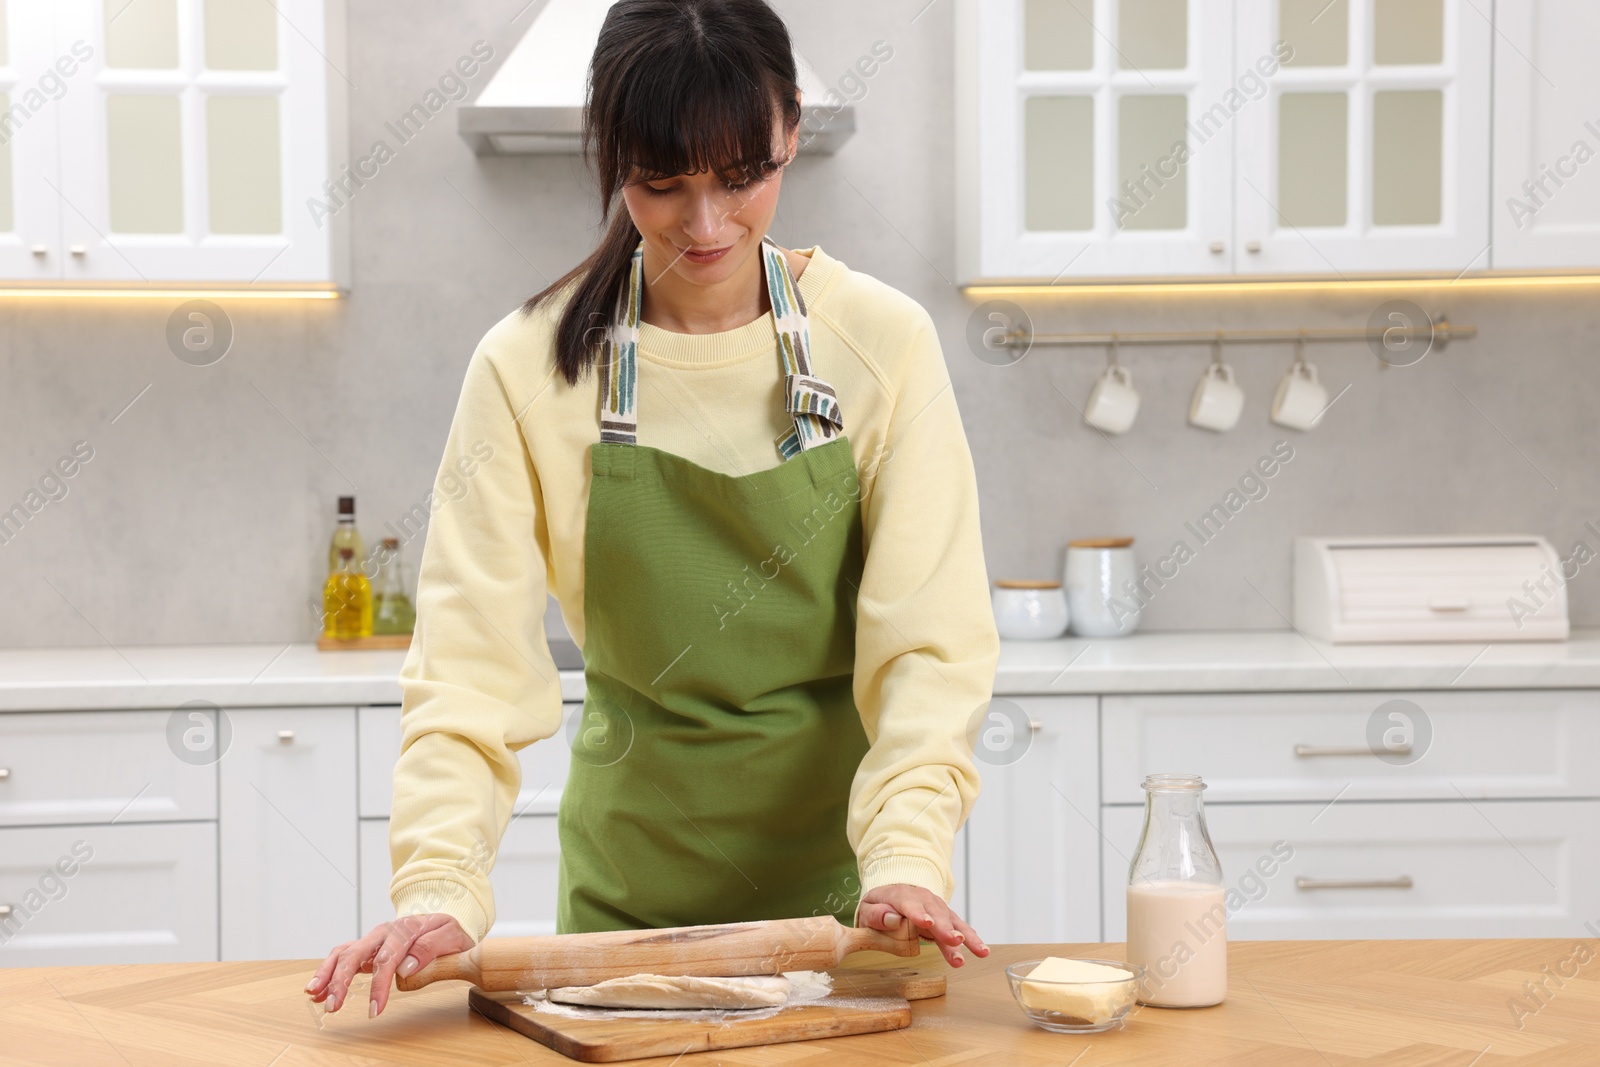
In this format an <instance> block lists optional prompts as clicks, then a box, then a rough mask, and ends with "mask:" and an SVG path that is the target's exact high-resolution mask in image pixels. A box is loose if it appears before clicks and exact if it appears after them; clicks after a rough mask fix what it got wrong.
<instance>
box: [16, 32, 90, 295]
mask: <svg viewBox="0 0 1600 1067" xmlns="http://www.w3.org/2000/svg"><path fill="white" fill-rule="evenodd" d="M0 23H3V25H0V31H3V32H0V278H16V279H22V280H26V281H48V280H53V279H56V278H59V277H60V276H61V260H60V255H59V252H60V247H59V242H60V238H61V198H60V197H59V196H58V195H57V194H56V192H55V190H53V189H51V188H50V186H49V185H48V184H46V183H45V182H44V181H41V180H40V178H41V176H43V175H49V176H51V177H52V179H54V177H55V175H56V174H57V170H56V152H57V140H56V137H57V129H56V127H57V111H56V104H55V98H56V96H57V95H58V94H59V93H60V92H61V91H62V86H64V85H66V84H67V83H68V79H70V78H73V77H76V76H77V75H79V74H80V72H81V71H80V68H81V63H82V60H81V59H80V58H79V57H78V56H75V55H73V54H72V53H71V52H70V51H69V52H67V53H64V54H61V55H58V54H57V53H56V51H55V37H54V26H53V19H52V17H51V10H50V6H49V5H48V4H45V3H39V2H33V3H18V2H17V0H10V2H9V3H5V4H0Z"/></svg>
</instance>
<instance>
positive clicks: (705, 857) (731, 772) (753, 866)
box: [557, 239, 867, 933]
mask: <svg viewBox="0 0 1600 1067" xmlns="http://www.w3.org/2000/svg"><path fill="white" fill-rule="evenodd" d="M761 253H762V260H763V264H764V267H765V269H764V271H763V277H764V278H765V281H766V286H767V293H768V296H769V298H770V300H771V303H772V313H773V318H774V322H775V326H776V334H777V337H776V345H775V349H776V352H777V354H778V356H779V359H780V361H781V364H782V370H783V372H784V385H785V388H784V394H785V398H786V399H785V405H786V408H787V410H788V411H789V413H790V414H791V415H792V416H793V419H794V429H793V430H792V431H790V432H789V433H787V434H785V435H784V436H783V437H782V438H781V439H780V440H779V441H778V442H777V448H778V453H779V457H780V462H779V463H778V464H777V465H776V466H775V467H771V468H769V469H766V470H761V471H757V472H755V473H752V474H746V475H742V476H733V475H728V474H722V473H720V472H717V471H713V470H710V469H708V468H705V467H702V466H700V465H698V464H696V463H693V462H691V461H690V460H688V459H685V458H684V457H682V456H677V455H674V454H672V453H670V452H664V451H662V450H660V449H657V448H652V447H649V446H647V445H640V444H638V443H637V436H636V431H637V411H636V409H635V406H634V400H635V384H636V374H637V347H638V329H639V309H640V302H641V297H642V295H643V291H644V290H643V259H644V246H643V244H642V243H641V244H640V246H639V248H638V249H636V250H635V252H634V254H633V260H632V268H631V270H630V273H629V279H628V281H627V283H626V284H625V285H624V286H623V287H622V288H621V291H620V293H619V294H618V301H617V312H616V316H615V320H614V321H613V323H612V324H611V328H610V330H609V331H608V335H607V340H606V343H605V349H604V353H603V355H604V359H603V360H602V361H601V363H600V369H601V378H600V392H601V407H602V412H601V439H600V441H599V442H598V443H597V444H594V445H592V446H591V447H590V465H591V470H592V479H591V482H590V487H589V507H588V519H587V523H588V525H587V530H586V534H585V537H584V557H585V558H584V595H583V610H584V620H585V627H584V628H585V636H584V647H583V658H584V678H585V682H586V684H587V687H588V689H587V693H586V695H585V697H584V706H583V718H582V720H581V721H580V722H579V723H578V724H577V726H576V730H575V733H574V734H573V735H572V737H571V738H570V741H571V744H572V762H571V772H570V776H569V777H568V779H567V784H566V787H565V789H564V790H563V792H562V796H561V808H560V814H559V817H558V825H559V829H560V839H561V866H560V902H559V906H558V911H557V930H558V931H559V932H562V933H574V932H585V931H594V930H620V929H645V928H659V927H667V926H690V925H698V924H702V923H725V922H743V921H750V920H757V919H782V918H794V917H798V916H810V915H828V914H831V915H836V916H838V917H839V918H840V919H841V921H843V922H845V923H849V922H850V921H852V918H853V915H854V912H855V906H856V901H857V898H858V896H859V893H860V882H859V876H858V872H857V868H856V858H855V853H854V852H853V850H852V849H851V848H850V844H849V841H848V840H847V838H846V835H845V819H846V815H847V810H848V804H849V795H850V784H851V781H852V780H853V779H854V777H855V773H856V769H857V767H858V766H859V765H860V763H861V759H862V756H864V755H865V754H866V751H867V738H866V734H865V731H864V730H863V729H862V725H861V717H860V714H859V712H858V711H857V710H856V706H855V701H854V698H853V695H852V684H853V679H854V667H855V603H856V590H857V587H858V586H859V585H860V582H861V570H862V562H863V549H862V534H861V508H860V495H861V494H860V483H859V480H858V477H857V475H856V471H855V463H854V460H853V458H852V456H851V451H850V442H849V441H848V440H847V439H846V438H845V437H844V424H843V420H842V417H841V416H840V413H839V405H838V400H837V397H836V396H835V395H834V392H833V390H832V389H831V388H830V387H829V386H828V384H827V383H826V382H823V381H821V380H820V379H818V378H815V377H813V376H812V374H811V367H810V334H809V332H808V330H807V325H806V310H805V304H804V302H803V301H802V299H801V297H800V292H799V289H798V288H797V287H796V285H795V283H794V278H793V276H792V275H791V274H790V272H789V267H788V263H787V261H786V260H785V258H784V255H783V253H782V252H781V251H780V250H779V249H778V248H777V247H776V246H775V245H773V244H772V243H771V242H770V241H767V240H765V239H763V241H762V245H761Z"/></svg>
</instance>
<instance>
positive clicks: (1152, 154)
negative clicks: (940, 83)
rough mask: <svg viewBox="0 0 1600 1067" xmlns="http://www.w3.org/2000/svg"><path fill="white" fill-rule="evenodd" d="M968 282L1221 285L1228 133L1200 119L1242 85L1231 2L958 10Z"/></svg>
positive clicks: (1114, 1) (1104, 1)
mask: <svg viewBox="0 0 1600 1067" xmlns="http://www.w3.org/2000/svg"><path fill="white" fill-rule="evenodd" d="M957 18H958V30H957V34H956V42H957V45H956V47H957V53H958V62H957V83H956V84H957V88H956V100H957V107H958V112H957V135H958V141H959V142H960V144H961V151H960V153H959V163H958V175H957V190H958V213H959V235H958V256H959V258H960V260H961V264H960V273H961V276H962V281H964V282H965V281H972V280H976V279H979V278H982V279H986V280H1001V279H1008V278H1040V279H1046V280H1055V279H1057V278H1060V277H1071V278H1081V277H1086V276H1096V275H1112V276H1122V275H1128V276H1136V275H1161V274H1177V275H1224V274H1226V273H1228V271H1229V270H1230V269H1231V263H1232V258H1231V256H1230V255H1229V254H1228V253H1229V247H1228V245H1229V242H1230V240H1231V233H1230V231H1231V226H1232V217H1231V203H1230V196H1229V182H1230V177H1231V173H1232V165H1233V128H1232V124H1231V123H1225V124H1222V125H1221V126H1220V127H1218V128H1217V129H1215V130H1208V131H1207V133H1208V136H1206V137H1205V138H1204V139H1203V142H1202V140H1200V139H1196V138H1194V137H1192V136H1191V133H1190V129H1189V124H1190V122H1191V121H1192V120H1193V119H1195V118H1196V117H1197V116H1199V115H1201V114H1202V113H1204V112H1205V110H1206V109H1207V108H1208V107H1210V106H1211V105H1212V103H1214V102H1215V101H1218V100H1221V99H1222V98H1223V97H1224V95H1225V94H1226V93H1227V92H1228V89H1229V83H1230V80H1231V79H1232V78H1233V76H1234V71H1233V70H1232V58H1233V12H1232V8H1231V5H1219V6H1213V5H1212V4H1211V3H1210V2H1209V0H1207V2H1205V3H1202V2H1201V0H964V2H962V3H961V4H959V5H958V7H957Z"/></svg>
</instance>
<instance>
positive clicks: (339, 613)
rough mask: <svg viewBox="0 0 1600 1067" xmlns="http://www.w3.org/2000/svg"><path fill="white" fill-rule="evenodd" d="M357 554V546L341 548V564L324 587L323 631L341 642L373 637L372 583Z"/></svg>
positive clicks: (329, 576)
mask: <svg viewBox="0 0 1600 1067" xmlns="http://www.w3.org/2000/svg"><path fill="white" fill-rule="evenodd" d="M355 557H356V553H355V549H353V548H349V547H345V548H341V549H339V567H338V569H337V570H335V571H334V572H333V573H332V574H330V575H328V583H327V584H326V585H324V586H323V587H322V617H323V619H324V620H326V621H325V622H324V624H323V633H324V634H326V635H327V636H328V637H331V638H334V639H335V640H338V641H350V640H354V639H355V638H358V637H371V636H372V583H371V582H369V581H367V576H366V575H364V574H362V573H361V571H360V570H358V569H357V568H356V563H355Z"/></svg>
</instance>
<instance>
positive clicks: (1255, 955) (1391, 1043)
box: [0, 940, 1600, 1067]
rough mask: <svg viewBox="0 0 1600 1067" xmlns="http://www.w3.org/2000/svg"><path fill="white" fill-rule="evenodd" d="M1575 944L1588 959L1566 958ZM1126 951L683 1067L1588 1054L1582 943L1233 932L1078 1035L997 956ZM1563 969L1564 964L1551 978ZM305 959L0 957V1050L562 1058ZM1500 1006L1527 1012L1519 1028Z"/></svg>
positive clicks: (490, 1062) (972, 976)
mask: <svg viewBox="0 0 1600 1067" xmlns="http://www.w3.org/2000/svg"><path fill="white" fill-rule="evenodd" d="M1580 945H1583V946H1584V948H1583V949H1582V950H1581V952H1580V958H1583V959H1585V960H1586V962H1581V963H1579V962H1578V959H1577V958H1575V957H1574V952H1575V951H1579V946H1580ZM1122 948H1123V946H1122V945H1120V944H1117V945H1006V946H997V947H995V949H994V952H993V953H992V954H991V955H990V957H989V958H988V959H987V960H975V961H972V962H970V963H969V964H968V965H967V966H966V967H964V968H962V969H960V970H955V971H950V972H949V979H950V982H949V994H948V995H947V996H946V997H944V998H943V999H942V1000H931V1001H922V1002H919V1003H917V1004H915V1005H914V1006H913V1016H914V1021H913V1023H912V1025H911V1028H910V1029H908V1030H901V1031H896V1032H893V1033H886V1034H872V1035H864V1036H860V1037H848V1038H839V1039H834V1040H829V1041H815V1042H808V1043H805V1044H793V1045H782V1046H768V1047H765V1048H751V1049H733V1050H729V1051H726V1052H712V1053H706V1054H704V1055H693V1056H686V1057H683V1058H682V1060H681V1061H679V1062H680V1067H690V1065H691V1064H698V1065H700V1067H710V1065H712V1064H718V1065H720V1064H728V1065H740V1067H745V1065H749V1067H756V1065H779V1064H781V1065H783V1067H811V1065H816V1067H824V1065H826V1067H834V1065H843V1067H851V1065H856V1064H860V1065H868V1064H872V1065H877V1064H890V1065H905V1067H919V1065H937V1067H945V1065H947V1064H949V1065H954V1064H1007V1065H1025V1067H1032V1065H1038V1067H1044V1065H1047V1064H1048V1065H1051V1067H1063V1065H1072V1064H1076V1065H1079V1067H1098V1065H1100V1064H1139V1065H1143V1064H1149V1065H1152V1067H1154V1065H1159V1067H1174V1065H1185V1067H1188V1065H1215V1067H1224V1065H1226V1067H1300V1065H1306V1067H1345V1065H1348V1064H1357V1063H1361V1064H1378V1063H1381V1064H1385V1065H1389V1064H1396V1065H1405V1067H1423V1065H1429V1067H1432V1065H1438V1067H1447V1065H1453V1067H1504V1065H1508V1064H1525V1065H1528V1067H1534V1065H1537V1067H1563V1065H1567V1064H1571V1065H1573V1067H1579V1065H1582V1067H1595V1065H1600V942H1595V941H1587V942H1579V941H1560V940H1552V941H1253V942H1250V941H1247V942H1235V943H1234V944H1232V945H1230V946H1229V954H1230V958H1229V964H1230V966H1229V990H1228V1000H1227V1003H1225V1004H1223V1005H1221V1006H1219V1007H1216V1008H1204V1009H1199V1010H1191V1011H1171V1010H1161V1009H1157V1008H1140V1009H1136V1010H1135V1013H1134V1014H1133V1015H1132V1016H1130V1018H1129V1020H1128V1022H1127V1025H1126V1027H1125V1028H1124V1029H1122V1030H1120V1031H1112V1032H1110V1033H1105V1034H1092V1035H1086V1036H1082V1037H1078V1036H1070V1035H1060V1034H1050V1033H1046V1032H1045V1031H1043V1030H1039V1029H1037V1028H1035V1027H1034V1026H1032V1025H1031V1024H1030V1023H1029V1022H1028V1021H1027V1019H1026V1018H1024V1017H1023V1015H1022V1012H1021V1011H1020V1010H1019V1009H1018V1008H1017V1007H1016V1004H1015V1002H1014V1001H1013V1000H1012V998H1011V993H1010V991H1009V989H1008V988H1007V986H1006V981H1005V976H1004V974H1002V973H1001V972H1002V970H1003V968H1004V967H1005V965H1006V964H1007V963H1009V962H1013V961H1016V960H1023V959H1030V958H1035V957H1038V956H1044V955H1050V954H1056V955H1076V956H1094V957H1100V958H1102V959H1120V958H1122ZM894 962H897V961H894V960H893V959H892V958H891V957H887V956H879V955H877V954H872V953H863V954H861V955H858V956H855V957H852V958H851V965H852V966H865V965H870V966H883V965H885V964H889V963H894ZM1575 965H1576V966H1577V974H1576V976H1575V977H1570V978H1562V977H1560V976H1561V974H1562V972H1563V971H1564V972H1565V973H1566V974H1571V973H1572V971H1573V968H1574V966H1575ZM1547 966H1548V967H1549V968H1550V969H1551V970H1550V972H1548V973H1552V974H1555V975H1556V977H1555V978H1550V977H1547V972H1546V971H1545V968H1546V967H1547ZM312 968H313V963H312V961H279V962H264V963H195V964H146V965H142V966H120V967H48V968H45V967H41V968H33V969H19V970H0V1064H5V1065H7V1067H9V1065H13V1064H16V1065H22V1064H28V1065H34V1064H50V1065H62V1067H66V1065H71V1067H98V1065H101V1064H107V1065H118V1067H190V1065H192V1067H235V1065H237V1067H268V1065H270V1067H296V1065H315V1067H337V1065H350V1067H355V1065H363V1067H366V1065H372V1064H419V1065H420V1064H448V1065H450V1067H476V1065H482V1067H497V1065H501V1064H567V1063H571V1062H572V1061H570V1060H566V1059H564V1058H563V1057H561V1056H559V1055H557V1054H556V1053H554V1052H551V1051H549V1050H548V1049H545V1048H543V1047H542V1046H540V1045H538V1044H536V1043H534V1042H532V1041H530V1040H528V1039H527V1038H524V1037H520V1036H518V1035H517V1034H514V1033H512V1032H510V1031H508V1030H505V1029H503V1028H501V1027H499V1026H497V1025H495V1024H493V1023H490V1022H488V1021H486V1020H485V1019H483V1018H481V1017H479V1016H478V1015H476V1014H475V1013H473V1012H471V1011H469V1010H468V1009H467V1006H466V986H464V985H463V984H461V983H458V982H451V983H444V984H441V985H437V986H431V987H429V988H427V989H423V990H419V991H418V992H415V993H401V994H398V995H397V996H396V998H395V999H394V1000H393V1001H392V1002H391V1003H390V1006H389V1009H388V1010H387V1011H386V1012H385V1013H384V1014H383V1016H382V1017H380V1018H378V1019H376V1020H369V1019H368V1018H367V1017H366V1013H365V1008H366V981H367V980H366V978H365V977H363V978H362V979H361V980H360V982H359V983H358V985H357V991H356V993H355V994H354V995H352V997H351V998H350V1003H349V1004H348V1005H347V1007H346V1008H344V1009H343V1010H341V1011H340V1012H338V1013H337V1014H335V1015H331V1016H328V1017H327V1018H326V1022H325V1025H323V1026H322V1027H320V1028H319V1027H318V1024H317V1015H316V1013H314V1012H313V1011H312V1010H311V1009H310V1007H309V1004H310V1000H309V998H308V997H307V996H306V995H305V993H304V992H303V991H302V987H303V986H304V984H305V982H306V980H307V979H308V978H309V977H310V975H311V971H312ZM1540 980H1543V981H1544V982H1545V983H1546V987H1547V988H1548V990H1549V993H1548V994H1541V996H1540V997H1539V998H1538V999H1533V998H1530V997H1529V995H1528V993H1527V991H1526V989H1525V988H1524V983H1527V982H1538V981H1540ZM1558 982H1560V983H1563V984H1558ZM1514 1001H1520V1002H1521V1003H1522V1004H1523V1007H1524V1009H1525V1010H1524V1013H1523V1015H1522V1018H1521V1019H1520V1022H1521V1026H1520V1027H1519V1026H1518V1019H1517V1018H1516V1017H1515V1016H1514V1015H1513V1011H1512V1004H1513V1002H1514ZM634 1062H637V1063H641V1064H656V1065H665V1064H668V1063H670V1062H673V1061H670V1060H665V1059H653V1060H638V1061H634Z"/></svg>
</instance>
